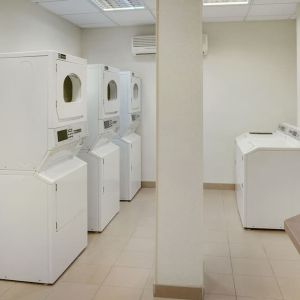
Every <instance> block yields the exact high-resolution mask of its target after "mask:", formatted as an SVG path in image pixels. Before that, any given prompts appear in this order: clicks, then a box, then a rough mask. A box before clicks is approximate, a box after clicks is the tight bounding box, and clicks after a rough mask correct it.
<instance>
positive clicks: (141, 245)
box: [125, 238, 155, 252]
mask: <svg viewBox="0 0 300 300" xmlns="http://www.w3.org/2000/svg"><path fill="white" fill-rule="evenodd" d="M154 248H155V243H154V240H153V239H141V238H139V239H137V238H132V239H130V240H129V242H128V244H127V246H126V248H125V250H128V251H152V252H154Z"/></svg>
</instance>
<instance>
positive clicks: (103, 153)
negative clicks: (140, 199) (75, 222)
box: [80, 64, 120, 232]
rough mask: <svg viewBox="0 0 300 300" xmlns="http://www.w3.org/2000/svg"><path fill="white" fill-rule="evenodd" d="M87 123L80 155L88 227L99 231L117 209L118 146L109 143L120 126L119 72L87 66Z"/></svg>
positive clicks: (102, 66)
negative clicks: (85, 179)
mask: <svg viewBox="0 0 300 300" xmlns="http://www.w3.org/2000/svg"><path fill="white" fill-rule="evenodd" d="M87 87H88V89H87V90H88V124H89V137H88V138H87V139H86V141H85V143H84V146H83V148H82V150H81V151H80V158H82V159H83V160H85V161H86V162H87V163H88V229H89V231H95V232H101V231H103V230H104V228H105V227H106V226H107V225H108V223H109V222H110V221H111V220H112V219H113V217H114V216H115V215H116V214H117V213H118V212H119V210H120V149H119V147H118V146H117V145H115V144H114V143H112V139H113V138H114V136H116V135H117V134H118V132H119V127H120V120H119V114H120V74H119V70H118V69H116V68H112V67H109V66H105V65H101V64H95V65H88V75H87Z"/></svg>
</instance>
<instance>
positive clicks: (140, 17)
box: [105, 9, 155, 26]
mask: <svg viewBox="0 0 300 300" xmlns="http://www.w3.org/2000/svg"><path fill="white" fill-rule="evenodd" d="M105 15H106V16H108V17H109V18H110V19H112V20H113V21H114V22H116V23H117V24H119V25H121V26H131V25H132V26H133V25H146V24H154V23H155V20H154V17H153V16H152V14H151V13H150V11H148V10H147V9H137V10H130V11H128V10H127V11H106V12H105Z"/></svg>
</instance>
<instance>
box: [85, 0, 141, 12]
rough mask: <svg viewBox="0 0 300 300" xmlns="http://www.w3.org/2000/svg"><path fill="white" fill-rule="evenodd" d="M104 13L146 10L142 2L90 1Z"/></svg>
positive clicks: (124, 0)
mask: <svg viewBox="0 0 300 300" xmlns="http://www.w3.org/2000/svg"><path fill="white" fill-rule="evenodd" d="M90 1H91V2H92V3H94V4H95V5H97V6H98V7H99V8H100V9H101V10H103V11H116V10H134V9H144V8H145V7H144V5H143V3H142V2H141V1H140V0H90Z"/></svg>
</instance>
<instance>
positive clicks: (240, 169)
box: [236, 124, 300, 229]
mask: <svg viewBox="0 0 300 300" xmlns="http://www.w3.org/2000/svg"><path fill="white" fill-rule="evenodd" d="M299 170H300V129H299V128H296V127H294V126H291V125H288V124H281V125H280V126H279V129H278V130H277V131H276V132H274V133H270V134H269V133H265V134H264V133H246V134H243V135H241V136H239V137H237V138H236V199H237V204H238V210H239V214H240V217H241V221H242V224H243V227H245V228H258V229H259V228H261V229H284V221H285V220H286V219H288V218H290V217H292V216H294V215H297V214H300V201H299V197H300V184H299V182H300V172H299Z"/></svg>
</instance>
